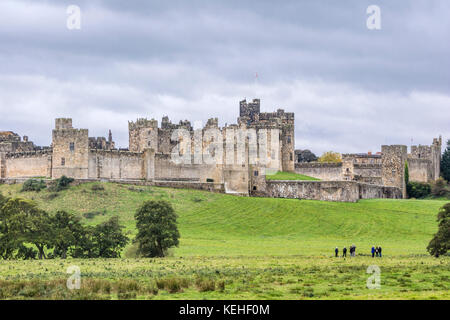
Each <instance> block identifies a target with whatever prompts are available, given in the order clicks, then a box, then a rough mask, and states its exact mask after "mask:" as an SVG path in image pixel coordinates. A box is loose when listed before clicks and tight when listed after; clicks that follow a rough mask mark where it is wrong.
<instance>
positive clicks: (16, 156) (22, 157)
mask: <svg viewBox="0 0 450 320" xmlns="http://www.w3.org/2000/svg"><path fill="white" fill-rule="evenodd" d="M1 158H2V159H1V160H0V162H1V163H3V165H2V168H1V169H0V171H1V172H3V173H2V174H1V177H2V178H6V177H8V178H21V177H22V178H23V177H28V178H31V177H51V170H52V153H51V151H29V152H20V153H9V154H4V155H3V156H1Z"/></svg>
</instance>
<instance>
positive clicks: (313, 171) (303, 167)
mask: <svg viewBox="0 0 450 320" xmlns="http://www.w3.org/2000/svg"><path fill="white" fill-rule="evenodd" d="M295 172H296V173H299V174H303V175H306V176H310V177H313V178H317V179H320V180H329V181H338V180H343V175H342V163H320V162H304V163H296V164H295Z"/></svg>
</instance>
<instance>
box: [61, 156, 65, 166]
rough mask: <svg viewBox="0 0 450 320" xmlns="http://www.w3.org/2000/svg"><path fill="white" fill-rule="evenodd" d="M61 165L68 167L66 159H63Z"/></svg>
mask: <svg viewBox="0 0 450 320" xmlns="http://www.w3.org/2000/svg"><path fill="white" fill-rule="evenodd" d="M61 165H62V166H65V165H66V158H61Z"/></svg>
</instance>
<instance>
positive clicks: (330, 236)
mask: <svg viewBox="0 0 450 320" xmlns="http://www.w3.org/2000/svg"><path fill="white" fill-rule="evenodd" d="M95 185H97V184H92V183H89V184H82V185H79V186H74V187H71V188H70V189H69V190H65V191H62V192H60V193H59V194H58V196H57V197H56V198H52V194H51V193H49V192H48V191H41V192H39V193H36V192H20V188H21V186H20V185H11V186H8V185H0V192H2V193H3V194H4V195H8V196H21V197H26V198H31V199H34V200H35V201H37V202H38V204H39V206H40V207H42V208H44V209H45V210H48V211H49V212H55V211H56V210H58V209H64V210H67V211H69V212H74V213H77V214H80V215H81V216H83V220H84V222H85V223H87V224H96V223H99V222H100V221H103V220H106V219H107V218H108V217H110V216H111V215H118V216H119V217H120V220H121V222H122V223H123V224H124V225H125V226H126V229H127V232H128V233H129V235H130V236H131V237H133V236H134V234H135V222H134V217H133V215H134V212H135V211H136V209H137V207H138V206H139V205H140V204H141V203H142V202H143V201H144V200H147V199H165V200H168V201H169V202H171V203H172V205H173V206H174V208H175V210H176V212H177V213H178V215H179V229H180V233H181V244H180V247H179V248H177V249H175V251H174V254H175V255H176V256H188V255H202V256H205V255H226V256H230V255H291V254H302V255H303V254H304V255H328V254H331V253H332V251H333V248H334V247H336V246H338V247H339V248H342V247H344V246H347V247H348V246H350V245H351V244H355V245H356V246H357V250H358V252H359V253H369V250H370V248H371V246H372V245H380V246H382V247H383V248H384V252H385V254H395V255H399V254H402V255H404V254H425V253H426V251H425V248H426V246H427V244H428V241H429V240H430V239H431V237H432V235H433V233H434V232H435V231H436V230H437V224H436V214H437V211H438V209H439V208H440V207H441V206H442V205H443V204H444V203H446V202H445V201H436V200H400V201H399V200H386V199H384V200H362V201H360V202H358V203H337V202H325V201H312V200H295V199H270V198H247V197H237V196H232V195H224V194H214V193H209V192H203V191H196V190H182V189H169V188H156V187H137V186H129V185H120V184H112V183H102V184H101V185H102V186H103V187H104V190H96V191H94V190H93V189H95V187H94V188H93V186H95ZM88 213H90V214H89V215H87V214H88ZM84 216H92V218H85V217H84Z"/></svg>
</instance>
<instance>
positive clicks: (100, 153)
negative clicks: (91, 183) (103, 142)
mask: <svg viewBox="0 0 450 320" xmlns="http://www.w3.org/2000/svg"><path fill="white" fill-rule="evenodd" d="M143 169H144V156H143V153H136V152H128V151H119V150H111V151H108V150H94V149H93V150H90V152H89V178H90V179H95V178H97V179H144V178H145V173H144V170H143Z"/></svg>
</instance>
